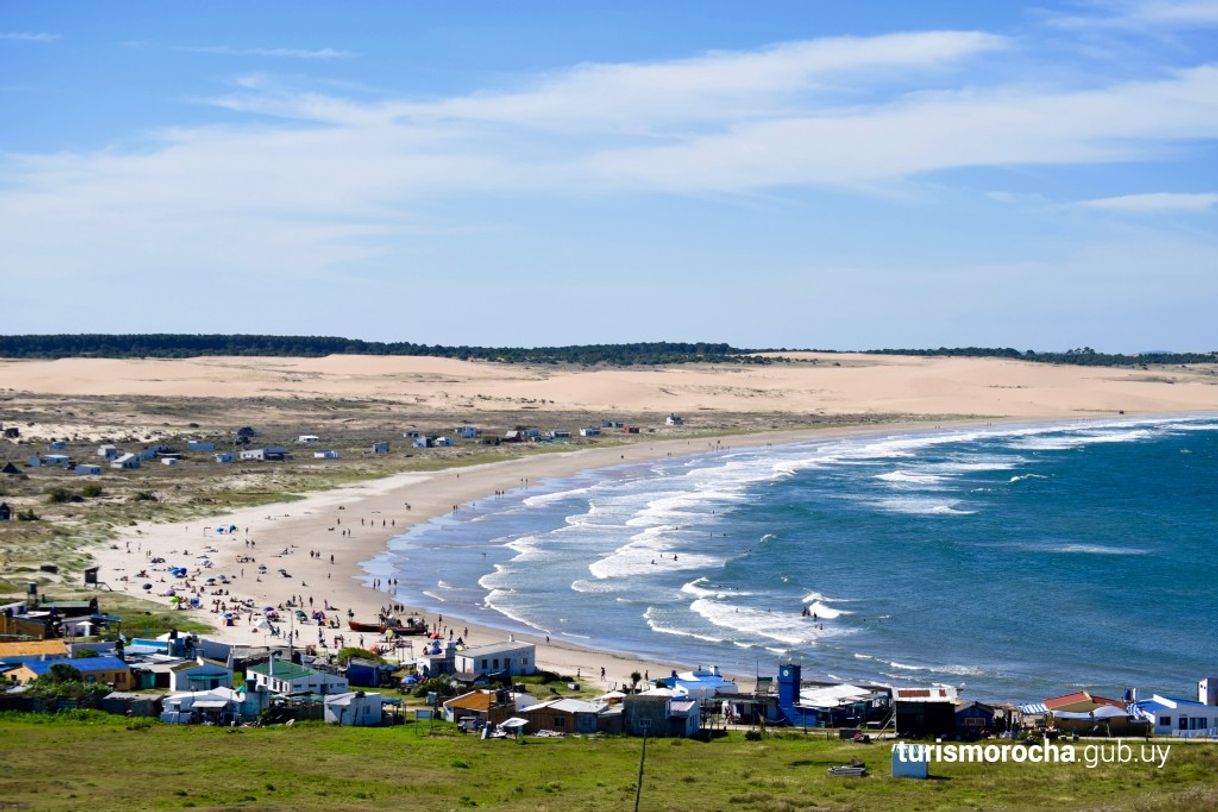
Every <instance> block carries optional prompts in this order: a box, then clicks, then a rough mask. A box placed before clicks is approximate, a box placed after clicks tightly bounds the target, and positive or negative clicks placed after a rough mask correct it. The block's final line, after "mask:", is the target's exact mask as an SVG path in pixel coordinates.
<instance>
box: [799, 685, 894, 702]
mask: <svg viewBox="0 0 1218 812" xmlns="http://www.w3.org/2000/svg"><path fill="white" fill-rule="evenodd" d="M873 696H875V692H874V691H869V690H867V689H866V688H860V687H858V686H857V685H849V684H847V683H842V684H841V685H825V686H823V687H820V688H809V689H807V690H804V691H800V692H799V702H798V703H797V704H799V705H802V706H804V707H813V708H839V707H841V706H843V705H851V704H853V703H855V702H866V701H867V700H869V699H871V698H872V697H873Z"/></svg>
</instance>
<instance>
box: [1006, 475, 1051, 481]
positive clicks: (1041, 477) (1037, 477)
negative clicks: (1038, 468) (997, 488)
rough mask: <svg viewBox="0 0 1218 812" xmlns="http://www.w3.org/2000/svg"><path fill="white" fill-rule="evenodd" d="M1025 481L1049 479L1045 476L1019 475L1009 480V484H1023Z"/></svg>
mask: <svg viewBox="0 0 1218 812" xmlns="http://www.w3.org/2000/svg"><path fill="white" fill-rule="evenodd" d="M1025 479H1048V477H1047V476H1045V475H1044V474H1019V475H1018V476H1013V477H1011V478H1010V479H1008V480H1007V482H1023V481H1024V480H1025Z"/></svg>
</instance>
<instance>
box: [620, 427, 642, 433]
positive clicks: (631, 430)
mask: <svg viewBox="0 0 1218 812" xmlns="http://www.w3.org/2000/svg"><path fill="white" fill-rule="evenodd" d="M622 433H623V434H638V433H639V427H638V426H622Z"/></svg>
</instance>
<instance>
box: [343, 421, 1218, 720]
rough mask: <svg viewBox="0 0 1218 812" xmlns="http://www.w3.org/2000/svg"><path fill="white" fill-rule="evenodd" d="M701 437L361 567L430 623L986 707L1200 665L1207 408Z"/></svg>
mask: <svg viewBox="0 0 1218 812" xmlns="http://www.w3.org/2000/svg"><path fill="white" fill-rule="evenodd" d="M714 443H715V441H710V443H709V444H708V441H706V440H699V441H695V444H694V445H693V446H691V449H696V448H698V447H699V446H701V448H703V449H704V450H703V451H701V452H700V453H693V454H692V455H691V456H686V457H680V458H678V457H675V456H674V457H672V458H666V459H664V460H661V461H658V462H652V463H648V464H644V465H627V466H619V467H614V468H608V469H603V470H596V471H588V472H584V473H583V474H580V475H578V476H575V477H571V478H566V479H561V480H551V481H546V482H542V483H539V484H538V485H534V486H532V487H530V488H529V489H528V490H522V491H517V492H513V493H510V494H508V495H506V496H502V497H496V498H492V499H486V500H482V501H479V502H477V503H475V504H473V505H471V506H464V507H463V509H462V510H461V511H459V512H458V513H457V514H456V515H454V516H448V517H442V518H438V519H435V520H433V521H430V522H428V523H425V524H422V525H419V526H417V527H415V528H412V529H411V530H410V531H409V532H407V533H405V534H403V535H401V536H399V537H398V538H396V539H394V540H393V541H392V542H391V543H390V545H389V548H388V551H387V552H386V553H385V554H383V555H382V556H380V557H378V558H377V559H375V560H373V561H370V562H368V563H367V564H366V565H365V568H366V569H367V571H368V573H369V579H371V577H373V576H377V577H382V578H384V577H396V578H398V579H399V592H398V598H399V600H400V601H401V602H403V603H407V604H411V605H415V606H420V607H425V608H427V609H428V610H429V611H431V612H435V613H442V614H444V615H445V616H446V620H448V619H450V618H451V619H453V620H454V621H455V619H456V618H467V619H469V620H471V621H475V622H477V623H480V624H486V625H491V626H495V627H499V628H502V629H504V630H507V631H518V632H527V633H532V634H546V635H550V636H552V637H554V638H555V639H562V640H566V641H569V642H572V643H577V644H582V645H585V646H590V647H595V648H598V649H609V650H615V651H620V652H625V653H629V654H632V655H636V656H639V657H642V658H648V659H659V660H661V661H672V662H677V663H683V664H687V665H691V666H692V665H719V666H721V667H723V668H724V669H725V670H726V671H729V672H732V673H738V674H749V675H752V674H754V673H759V674H761V675H773V674H774V673H775V669H776V667H777V664H778V663H779V662H780V661H782V660H787V659H790V660H793V661H797V662H802V664H803V670H804V674H805V676H807V677H818V678H825V679H841V680H868V681H878V682H882V683H885V684H900V685H918V684H928V683H948V684H952V685H957V686H961V685H963V686H964V691H965V695H966V696H969V697H972V698H986V699H996V700H1010V701H1038V700H1040V699H1043V698H1044V697H1047V696H1052V695H1054V694H1057V693H1066V692H1068V691H1072V690H1077V689H1080V688H1090V689H1095V690H1098V691H1101V692H1104V691H1107V692H1109V693H1115V692H1119V691H1121V690H1123V689H1125V688H1132V687H1136V688H1139V689H1141V690H1143V691H1145V690H1157V691H1160V692H1170V693H1176V694H1186V695H1190V696H1191V695H1193V694H1194V691H1195V688H1194V685H1195V683H1196V681H1197V680H1198V679H1199V678H1201V677H1204V676H1210V675H1218V622H1216V618H1218V597H1216V595H1218V418H1215V417H1213V416H1208V417H1207V416H1195V417H1186V418H1172V419H1139V420H1124V419H1122V420H1105V421H1087V422H1081V421H1080V422H1072V423H1069V424H1056V425H1023V426H1013V425H1002V426H994V427H987V428H977V429H966V430H965V429H961V430H943V431H938V430H936V431H925V432H919V433H902V434H899V435H891V436H884V435H880V434H877V435H872V436H859V437H854V438H849V439H836V440H825V441H818V442H807V443H800V444H794V445H781V446H766V447H757V448H719V447H717V446H715V445H714ZM1118 695H1119V694H1118Z"/></svg>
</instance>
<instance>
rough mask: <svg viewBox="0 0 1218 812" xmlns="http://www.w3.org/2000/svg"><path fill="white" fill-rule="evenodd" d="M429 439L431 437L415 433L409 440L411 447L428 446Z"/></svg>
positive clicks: (430, 439) (429, 445) (429, 443)
mask: <svg viewBox="0 0 1218 812" xmlns="http://www.w3.org/2000/svg"><path fill="white" fill-rule="evenodd" d="M431 441H432V438H431V437H427V436H425V435H422V434H418V433H416V434H415V436H414V439H413V440H411V443H410V446H411V448H430V447H431Z"/></svg>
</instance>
